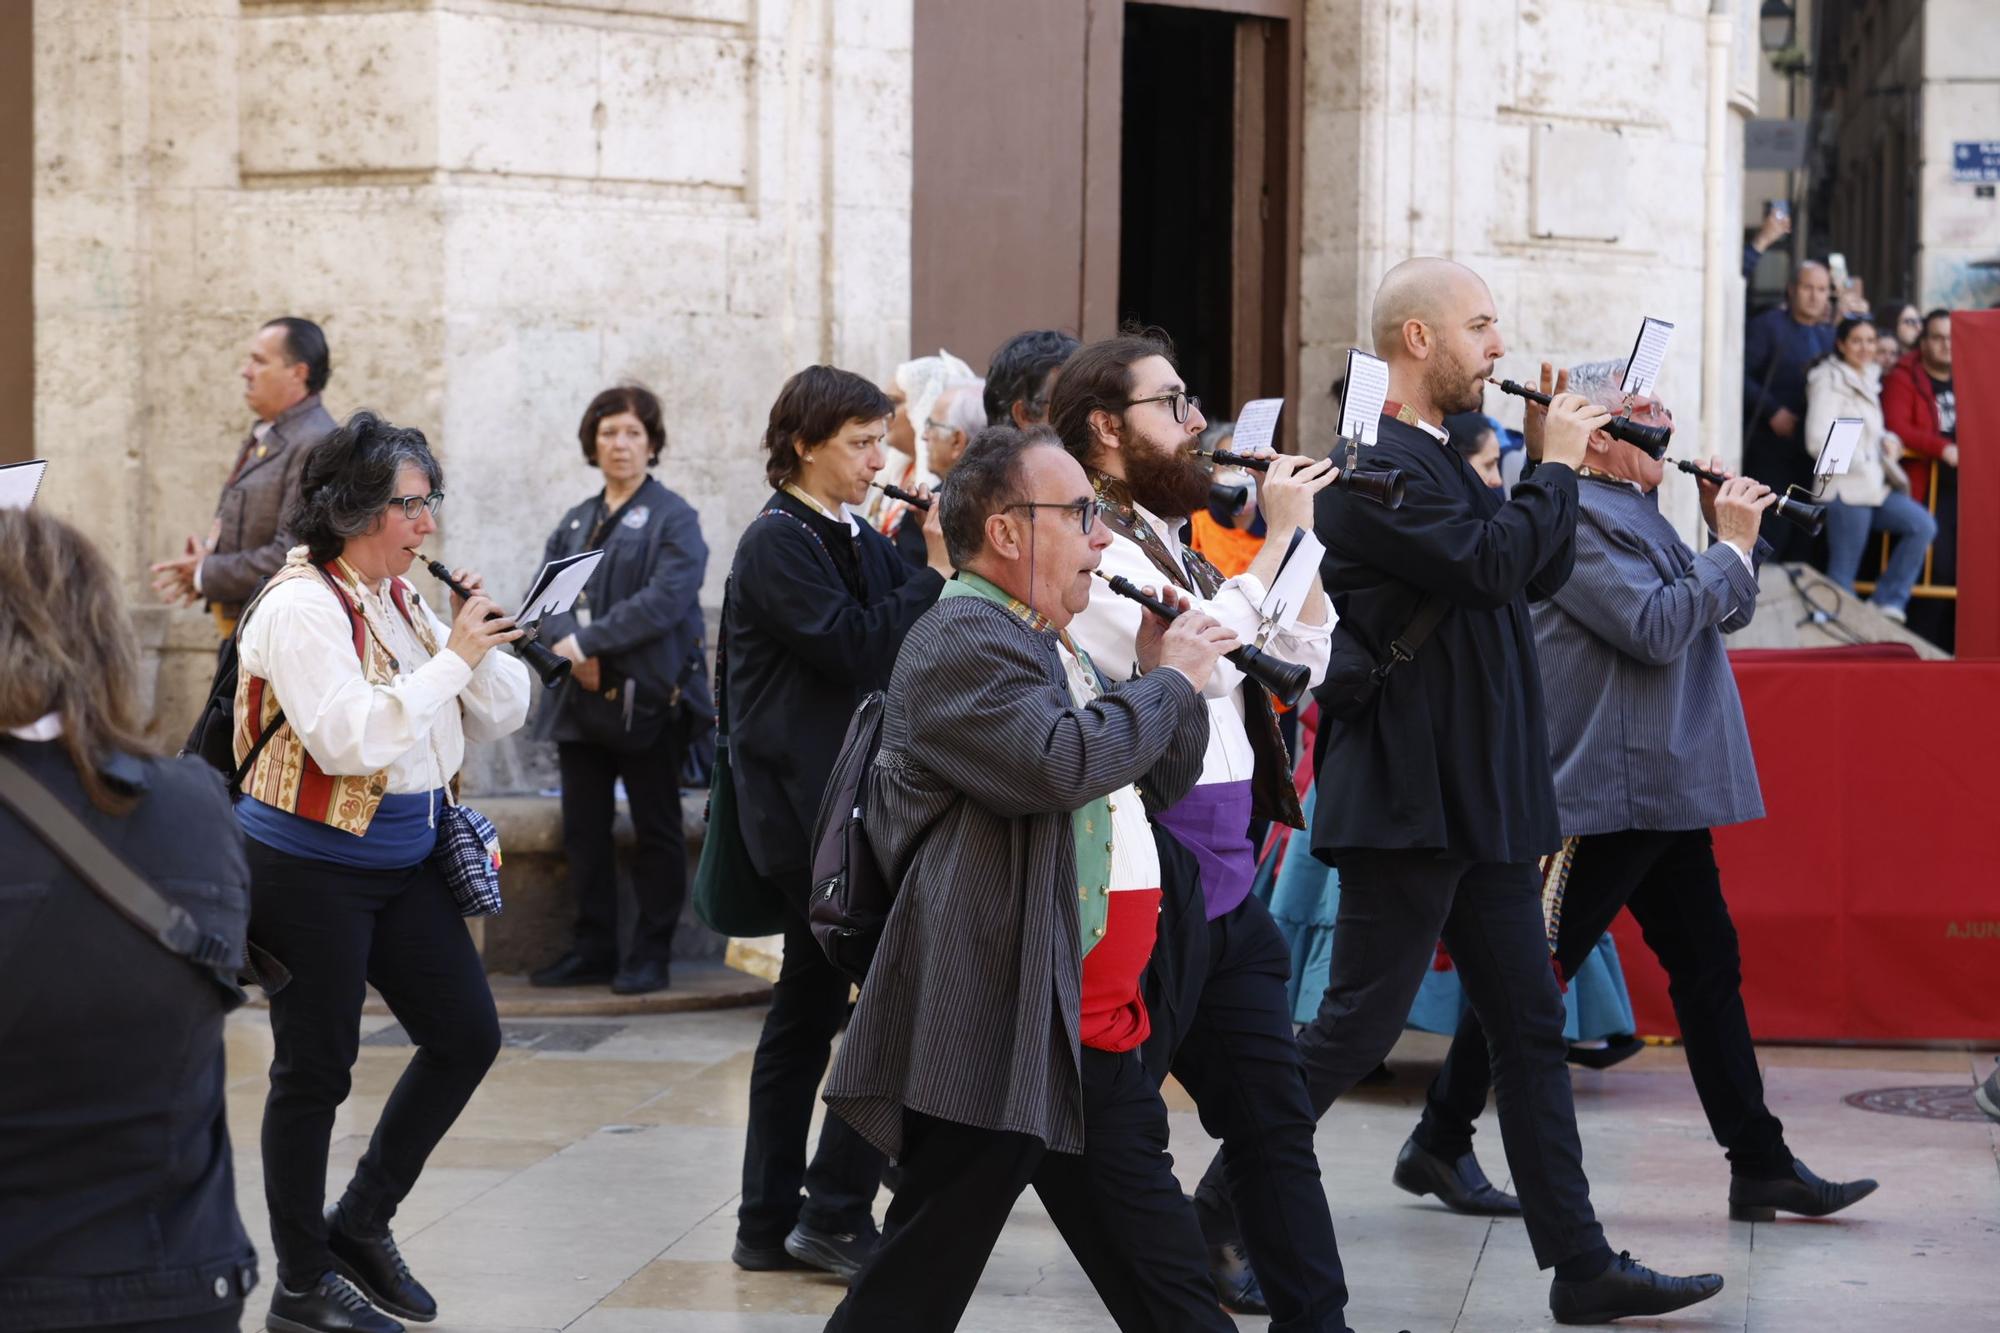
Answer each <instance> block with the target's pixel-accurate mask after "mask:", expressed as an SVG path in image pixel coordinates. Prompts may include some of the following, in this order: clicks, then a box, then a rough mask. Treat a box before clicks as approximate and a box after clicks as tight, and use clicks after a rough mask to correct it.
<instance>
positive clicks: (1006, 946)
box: [825, 597, 1208, 1157]
mask: <svg viewBox="0 0 2000 1333" xmlns="http://www.w3.org/2000/svg"><path fill="white" fill-rule="evenodd" d="M1207 746H1208V709H1207V708H1206V707H1205V706H1204V705H1203V703H1202V701H1201V696H1200V695H1199V694H1198V693H1196V691H1195V690H1194V689H1193V687H1192V686H1190V685H1189V684H1188V681H1187V678H1186V677H1185V676H1182V675H1181V674H1180V673H1179V672H1175V671H1160V672H1155V673H1153V674H1151V675H1147V676H1142V677H1140V678H1139V679H1137V680H1133V681H1129V682H1127V683H1125V684H1123V685H1121V686H1118V687H1117V688H1116V689H1114V690H1112V691H1111V692H1110V693H1108V694H1106V695H1105V696H1104V697H1102V698H1100V699H1098V700H1097V701H1095V702H1093V703H1092V704H1090V705H1089V706H1088V707H1086V708H1077V707H1075V706H1074V705H1073V704H1072V703H1071V701H1070V697H1069V687H1068V685H1067V683H1066V681H1065V679H1064V676H1063V670H1062V663H1061V660H1060V659H1059V658H1058V656H1057V649H1056V640H1055V635H1054V634H1052V633H1048V632H1045V631H1037V630H1035V629H1033V628H1031V627H1030V626H1028V625H1027V624H1026V623H1024V622H1023V621H1022V620H1021V619H1020V618H1019V617H1017V616H1015V615H1013V614H1012V613H1010V612H1009V611H1008V610H1007V609H1006V608H1005V607H1003V606H999V605H996V604H995V603H992V602H988V601H986V600H984V599H981V598H974V597H954V598H948V599H946V600H944V601H941V602H939V603H938V605H937V606H936V607H934V608H933V609H932V610H930V611H928V612H926V613H925V614H924V616H923V618H922V619H921V620H919V621H917V623H916V624H915V626H913V627H912V628H911V630H910V632H909V635H908V637H907V638H905V639H904V641H903V647H902V651H901V652H900V653H899V654H898V656H897V658H896V669H895V673H894V675H893V676H892V677H891V678H890V681H889V692H888V707H887V708H886V709H885V711H884V714H883V722H882V746H881V750H880V752H879V754H878V755H877V757H876V769H875V775H874V778H873V786H872V787H871V789H870V792H869V799H870V801H871V802H872V804H871V805H870V807H869V824H868V836H869V841H870V842H871V843H873V845H874V847H875V853H876V855H877V856H878V857H880V858H881V862H882V865H883V866H884V867H885V868H886V869H887V870H888V872H889V873H890V874H891V875H892V876H894V877H895V878H896V880H897V881H898V883H899V885H900V888H899V890H898V894H897V898H896V905H895V908H894V909H893V910H892V911H891V912H890V914H889V921H888V926H887V928H886V930H885V931H884V933H883V936H882V944H881V947H880V949H879V951H878V952H877V953H876V955H875V961H874V963H873V965H872V966H871V967H870V968H869V972H868V984H867V985H865V986H863V987H862V989H861V1003H860V1005H859V1006H858V1007H857V1008H856V1009H855V1011H854V1021H853V1023H852V1024H851V1025H850V1027H849V1028H848V1033H847V1040H846V1041H845V1042H843V1043H842V1044H841V1048H840V1054H839V1056H838V1057H837V1058H836V1059H835V1060H834V1063H833V1072H832V1075H831V1076H830V1078H829V1079H828V1082H827V1089H826V1093H825V1097H826V1102H827V1105H828V1106H830V1107H831V1108H832V1109H833V1110H834V1111H835V1112H836V1113H838V1114H839V1115H840V1116H842V1117H843V1118H845V1119H846V1120H847V1121H848V1122H849V1123H850V1124H852V1125H853V1126H854V1127H855V1129H856V1130H858V1131H859V1132H860V1133H861V1134H862V1136H863V1137H865V1138H866V1139H867V1140H868V1141H869V1142H870V1143H873V1144H874V1145H875V1146H876V1147H878V1148H880V1149H882V1150H883V1151H884V1152H886V1153H888V1154H889V1155H890V1156H892V1157H893V1156H896V1155H897V1154H898V1153H900V1151H901V1149H902V1135H903V1110H904V1108H905V1107H907V1108H910V1109H912V1110H916V1111H921V1112H923V1113H924V1114H926V1115H930V1116H934V1117H937V1118H938V1119H941V1120H950V1121H953V1122H955V1123H958V1124H965V1125H973V1126H976V1127H979V1128H983V1129H992V1130H1006V1131H1012V1132H1014V1133H1020V1134H1030V1135H1033V1136H1034V1137H1036V1138H1038V1139H1040V1140H1042V1141H1043V1142H1044V1143H1046V1144H1047V1145H1048V1146H1049V1147H1050V1148H1051V1149H1053V1150H1055V1151H1058V1152H1081V1151H1082V1149H1083V1083H1082V1075H1081V1066H1080V1063H1079V1059H1080V1057H1079V1053H1078V1039H1077V1021H1078V1020H1077V1009H1078V1003H1079V996H1080V991H1081V979H1082V963H1081V958H1080V950H1079V948H1078V940H1077V905H1076V897H1075V894H1076V843H1075V838H1074V834H1073V833H1072V831H1071V828H1070V819H1069V816H1070V812H1071V811H1072V810H1075V809H1077V808H1079V807H1081V806H1082V805H1084V804H1085V803H1087V802H1089V801H1091V800H1094V799H1096V798H1097V797H1099V796H1102V795H1105V794H1106V793H1108V792H1113V791H1116V790H1117V789H1118V788H1120V787H1122V786H1124V785H1125V784H1127V783H1130V782H1137V783H1139V784H1140V787H1141V789H1142V791H1143V793H1144V795H1145V797H1146V799H1147V801H1148V804H1149V806H1151V807H1152V808H1158V806H1159V805H1171V804H1172V803H1173V802H1175V801H1178V800H1179V799H1180V798H1181V797H1182V796H1184V795H1185V794H1186V793H1187V791H1188V789H1189V788H1190V787H1192V786H1193V785H1194V782H1195V779H1196V778H1197V777H1199V776H1200V774H1201V759H1202V753H1203V751H1204V750H1205V749H1206V748H1207Z"/></svg>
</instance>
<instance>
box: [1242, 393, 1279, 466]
mask: <svg viewBox="0 0 2000 1333" xmlns="http://www.w3.org/2000/svg"><path fill="white" fill-rule="evenodd" d="M1284 410H1285V400H1284V399H1282V398H1256V399H1253V400H1251V401H1250V402H1247V403H1245V404H1243V410H1242V411H1241V412H1238V413H1237V414H1236V433H1235V434H1233V435H1231V436H1230V437H1229V452H1230V453H1232V454H1251V453H1260V452H1262V451H1263V450H1265V449H1270V448H1274V447H1275V446H1273V445H1272V443H1271V441H1272V440H1273V439H1274V438H1275V437H1276V436H1277V433H1278V414H1279V413H1280V412H1282V411H1284Z"/></svg>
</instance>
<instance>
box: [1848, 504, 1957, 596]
mask: <svg viewBox="0 0 2000 1333" xmlns="http://www.w3.org/2000/svg"><path fill="white" fill-rule="evenodd" d="M1871 532H1892V533H1894V534H1896V541H1895V544H1894V545H1893V546H1891V547H1890V548H1889V559H1888V561H1887V563H1885V564H1884V565H1883V566H1882V574H1881V577H1880V578H1878V579H1877V580H1876V582H1875V595H1874V596H1873V597H1871V598H1869V600H1870V601H1872V602H1873V603H1874V604H1875V605H1877V606H1880V607H1885V608H1887V609H1889V610H1891V611H1900V610H1902V609H1903V608H1904V607H1905V606H1907V605H1909V601H1910V589H1911V588H1912V587H1914V586H1915V585H1916V582H1917V575H1918V574H1920V573H1922V572H1923V568H1924V552H1925V551H1927V550H1929V549H1930V545H1931V538H1933V537H1935V536H1937V520H1936V519H1933V518H1932V517H1931V516H1930V513H1929V511H1927V510H1926V509H1925V508H1924V507H1923V506H1922V505H1920V504H1918V503H1917V502H1916V501H1915V500H1912V499H1911V498H1910V497H1909V496H1907V495H1904V494H1903V493H1902V492H1900V491H1897V492H1893V493H1891V494H1890V496H1889V498H1888V499H1886V500H1884V501H1883V502H1882V503H1881V504H1879V505H1872V506H1870V505H1850V504H1846V503H1843V502H1842V501H1839V500H1835V501H1834V502H1833V503H1832V504H1830V505H1828V506H1827V507H1826V576H1827V577H1828V578H1830V579H1832V580H1833V581H1834V582H1835V583H1838V584H1839V585H1840V586H1841V587H1843V588H1845V589H1847V590H1848V591H1849V592H1853V591H1854V575H1855V571H1857V570H1859V569H1860V568H1861V554H1862V550H1863V548H1864V547H1866V545H1867V544H1868V534H1869V533H1871Z"/></svg>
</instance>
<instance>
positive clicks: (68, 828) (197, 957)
mask: <svg viewBox="0 0 2000 1333" xmlns="http://www.w3.org/2000/svg"><path fill="white" fill-rule="evenodd" d="M0 804H4V805H6V806H7V808H8V809H10V810H12V811H13V812H14V813H15V814H16V815H17V816H19V817H20V819H21V821H22V822H23V823H25V824H26V825H27V826H28V828H29V830H30V831H31V832H33V833H35V834H36V835H37V836H39V837H40V838H41V840H42V841H43V842H45V843H47V844H48V846H49V850H50V851H52V852H54V853H55V854H56V857H57V859H59V860H60V861H62V863H63V864H64V865H66V866H68V867H69V868H70V871H71V873H73V874H74V875H75V876H76V877H77V878H78V879H80V880H82V881H83V882H84V883H85V884H88V885H89V886H90V887H91V888H93V889H95V890H97V892H98V894H99V896H101V897H102V898H103V899H104V901H106V902H107V903H109V904H111V906H112V907H114V908H116V909H117V910H118V912H119V913H120V914H121V915H123V916H124V917H125V918H126V919H127V920H129V921H131V922H132V924H134V925H136V926H138V927H139V929H141V930H143V931H145V932H146V933H147V934H148V935H151V936H152V937H153V938H154V939H155V940H157V941H159V944H160V947H161V948H163V949H165V950H166V951H167V952H169V953H171V954H175V955H177V956H179V957H181V958H185V959H187V960H188V961H189V962H191V963H193V964H195V965H196V966H197V967H201V968H205V969H207V970H209V971H211V972H215V973H217V974H218V975H221V974H226V973H227V972H229V971H230V970H232V969H234V968H235V966H236V964H237V958H236V955H235V952H234V951H233V950H232V949H231V948H230V947H229V942H228V941H227V940H225V939H224V938H223V937H222V936H220V935H217V934H215V933H214V932H212V931H205V930H203V929H202V928H201V924H200V923H199V922H197V921H196V920H195V919H194V918H193V917H192V916H189V915H188V913H187V911H186V909H185V908H183V907H181V906H180V904H178V903H173V902H169V901H168V900H167V899H166V898H164V897H162V896H161V894H160V891H159V890H158V889H156V888H154V887H153V886H152V885H150V884H148V883H147V882H146V881H145V879H144V878H142V877H141V876H140V874H139V872H137V871H136V870H134V869H132V867H131V866H129V865H127V864H126V863H125V861H124V860H123V858H121V857H120V856H119V855H118V853H116V852H114V851H112V850H111V847H110V846H109V844H107V843H106V842H105V841H104V840H103V839H102V838H101V837H99V836H98V835H97V833H96V831H95V830H93V829H92V828H91V827H90V826H89V825H88V824H86V823H84V822H83V821H82V820H81V819H79V818H77V816H76V813H75V812H74V811H72V810H71V809H70V808H69V807H68V806H66V805H64V804H63V803H62V801H61V800H59V799H58V798H57V797H56V795H55V793H54V792H51V791H50V790H49V789H48V788H47V787H45V786H43V785H42V784H41V783H40V782H39V781H38V780H37V779H36V778H35V775H34V774H33V773H30V772H29V771H28V770H27V769H26V768H24V767H22V766H21V764H20V763H19V762H18V761H16V760H15V758H14V757H13V756H12V755H9V754H6V753H0Z"/></svg>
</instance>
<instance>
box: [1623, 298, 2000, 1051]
mask: <svg viewBox="0 0 2000 1333" xmlns="http://www.w3.org/2000/svg"><path fill="white" fill-rule="evenodd" d="M1953 333H1954V337H1955V336H1956V333H1957V330H1956V328H1955V327H1954V329H1953ZM1995 461H1996V462H2000V460H1995ZM1995 476H1996V480H2000V471H1996V474H1995ZM1961 567H1963V566H1961ZM1961 607H1962V608H1963V604H1961ZM1959 632H1960V636H1961V641H1963V636H1964V633H1965V625H1964V622H1963V621H1962V620H1961V622H1960V631H1959ZM1902 652H1906V650H1896V649H1890V650H1889V653H1890V654H1892V655H1889V656H1885V655H1883V654H1882V653H1881V651H1880V650H1874V651H1871V650H1868V649H1861V650H1841V649H1829V650H1798V651H1790V652H1742V653H1734V654H1731V661H1732V664H1733V665H1734V667H1735V671H1736V681H1737V685H1738V687H1739V688H1740V689H1741V690H1742V693H1743V707H1744V711H1745V713H1746V714H1747V715H1748V717H1749V721H1750V740H1751V743H1752V745H1753V746H1754V747H1755V750H1756V755H1757V770H1758V775H1759V777H1760V778H1761V779H1762V782H1763V788H1764V805H1765V808H1766V811H1767V813H1766V816H1765V818H1763V819H1761V820H1758V821H1756V822H1755V823H1750V824H1743V825H1739V826H1737V827H1734V828H1727V829H1720V830H1718V831H1717V833H1716V839H1715V845H1716V856H1717V859H1718V860H1719V861H1720V863H1721V866H1722V884H1723V890H1724V892H1725V893H1726V894H1727V896H1728V898H1729V905H1730V911H1731V914H1732V915H1733V916H1734V917H1735V919H1736V931H1737V935H1738V938H1739V941H1740V944H1741V948H1742V954H1743V998H1744V1003H1745V1004H1746V1006H1747V1007H1748V1009H1749V1013H1750V1029H1751V1031H1752V1032H1754V1033H1755V1034H1756V1035H1757V1036H1758V1037H1759V1038H1760V1039H1766V1040H1783V1039H1803V1040H1852V1041H1935V1040H1979V1041H1992V1040H1995V1039H2000V856H1996V848H1997V847H2000V839H1996V838H1995V836H1994V830H1995V828H1996V826H2000V763H1996V754H1995V751H1996V748H2000V662H1919V661H1915V660H1911V659H1909V658H1908V657H1907V656H1902V655H1900V654H1901V653H1902ZM1614 931H1615V933H1616V935H1617V939H1618V951H1619V957H1620V959H1621V960H1622V961H1623V963H1624V965H1625V977H1626V981H1627V982H1628V984H1629V985H1630V987H1631V991H1632V1007H1633V1009H1634V1011H1635V1012H1636V1014H1637V1016H1638V1020H1639V1031H1640V1032H1641V1033H1657V1034H1663V1035H1668V1034H1674V1033H1677V1032H1678V1031H1679V1027H1678V1026H1677V1025H1676V1024H1675V1022H1674V1015H1673V1007H1672V1004H1671V1003H1670V1002H1669V1000H1668V997H1667V987H1666V977H1665V974H1664V973H1662V972H1661V970H1660V966H1659V964H1658V963H1657V962H1656V961H1655V960H1654V958H1653V955H1652V952H1651V951H1650V950H1649V949H1647V948H1646V947H1645V944H1644V942H1643V941H1642V940H1641V938H1640V936H1639V931H1638V928H1637V926H1635V925H1634V924H1633V921H1632V918H1631V916H1630V914H1629V913H1621V914H1620V915H1619V918H1618V923H1617V925H1616V926H1615V927H1614Z"/></svg>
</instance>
